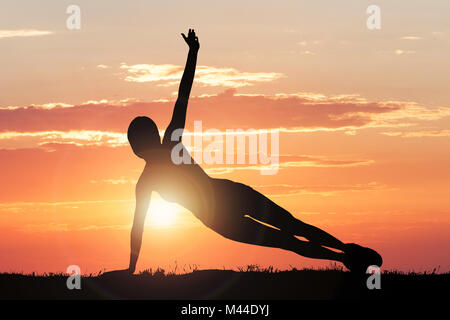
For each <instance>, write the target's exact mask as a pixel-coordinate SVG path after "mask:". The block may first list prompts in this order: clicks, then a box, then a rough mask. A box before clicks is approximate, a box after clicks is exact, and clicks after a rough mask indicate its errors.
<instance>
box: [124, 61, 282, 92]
mask: <svg viewBox="0 0 450 320" xmlns="http://www.w3.org/2000/svg"><path fill="white" fill-rule="evenodd" d="M120 68H121V69H124V70H126V71H127V73H128V75H127V76H126V77H125V81H129V82H159V84H158V85H159V86H172V85H177V84H178V83H179V81H180V79H181V76H182V75H183V70H184V67H182V66H176V65H172V64H161V65H154V64H136V65H131V66H129V65H126V64H122V65H121V66H120ZM282 76H283V75H282V74H281V73H275V72H268V73H264V72H242V71H238V70H236V69H234V68H216V67H209V66H198V67H197V69H196V72H195V82H196V83H199V84H201V85H203V86H214V87H216V86H223V87H231V88H238V87H244V86H252V85H253V84H254V83H256V82H269V81H273V80H276V79H279V78H281V77H282Z"/></svg>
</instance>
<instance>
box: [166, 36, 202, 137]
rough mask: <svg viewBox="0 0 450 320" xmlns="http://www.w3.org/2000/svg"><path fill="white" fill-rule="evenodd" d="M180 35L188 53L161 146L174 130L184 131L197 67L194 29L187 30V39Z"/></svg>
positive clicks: (196, 44) (197, 45)
mask: <svg viewBox="0 0 450 320" xmlns="http://www.w3.org/2000/svg"><path fill="white" fill-rule="evenodd" d="M181 35H182V36H183V38H184V40H185V41H186V43H187V44H188V45H189V53H188V57H187V61H186V66H185V68H184V72H183V76H182V78H181V82H180V87H179V89H178V98H177V101H176V103H175V107H174V109H173V115H172V120H171V121H170V124H169V126H168V127H167V129H166V132H165V133H164V138H163V144H164V143H167V142H169V141H172V140H171V137H172V133H173V132H174V130H177V129H181V130H183V129H184V125H185V122H186V110H187V105H188V100H189V95H190V93H191V88H192V83H193V82H194V75H195V67H196V65H197V53H198V49H199V48H200V44H199V42H198V38H197V36H196V35H195V31H194V29H192V30H191V29H189V33H188V36H187V37H186V35H185V34H184V33H182V34H181ZM181 133H182V132H180V134H179V135H178V139H177V140H174V141H175V142H176V141H180V140H181Z"/></svg>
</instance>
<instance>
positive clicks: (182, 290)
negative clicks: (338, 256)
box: [0, 266, 450, 300]
mask: <svg viewBox="0 0 450 320" xmlns="http://www.w3.org/2000/svg"><path fill="white" fill-rule="evenodd" d="M368 277H369V275H365V274H364V275H355V274H352V273H349V272H344V271H342V270H338V269H325V270H306V269H305V270H296V269H293V270H289V271H277V270H273V269H271V268H269V269H264V270H261V269H260V268H258V267H256V266H248V267H246V268H240V269H239V270H237V271H232V270H195V271H193V272H191V273H187V274H173V273H168V274H167V273H165V272H164V271H163V270H161V269H158V270H156V271H152V270H147V271H144V272H141V273H140V274H137V275H133V276H125V277H112V278H111V277H105V276H102V275H101V274H99V275H89V276H83V277H82V278H81V289H80V290H75V289H74V290H69V289H67V286H66V280H67V275H63V274H46V275H35V274H30V275H23V274H0V288H1V291H0V299H189V300H191V299H283V300H284V299H287V300H294V299H414V300H416V299H435V298H437V299H439V300H441V299H447V298H448V296H449V294H448V291H447V288H448V286H450V273H446V274H436V273H434V272H431V273H420V274H418V273H407V274H405V273H400V272H383V273H382V274H381V289H380V290H376V289H374V290H369V289H367V286H366V281H367V278H368Z"/></svg>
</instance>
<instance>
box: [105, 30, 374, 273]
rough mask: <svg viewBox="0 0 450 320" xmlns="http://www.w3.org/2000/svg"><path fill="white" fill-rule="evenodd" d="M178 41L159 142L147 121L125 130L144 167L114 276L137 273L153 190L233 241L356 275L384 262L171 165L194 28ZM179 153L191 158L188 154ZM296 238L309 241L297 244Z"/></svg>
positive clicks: (223, 184)
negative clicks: (169, 109)
mask: <svg viewBox="0 0 450 320" xmlns="http://www.w3.org/2000/svg"><path fill="white" fill-rule="evenodd" d="M182 36H183V38H184V40H185V41H186V43H187V44H188V45H189V53H188V57H187V62H186V67H185V70H184V73H183V77H182V78H181V83H180V87H179V91H178V99H177V101H176V103H175V107H174V111H173V116H172V120H171V121H170V124H169V126H168V127H167V130H166V131H165V133H164V137H163V140H162V143H161V140H160V136H159V133H158V128H157V126H156V124H155V123H154V122H153V120H151V119H150V118H148V117H137V118H135V119H134V120H133V121H132V122H131V123H130V126H129V128H128V140H129V142H130V145H131V148H132V149H133V152H134V153H135V154H136V155H137V156H138V157H140V158H142V159H144V160H145V161H146V165H145V168H144V170H143V172H142V174H141V176H140V178H139V180H138V182H137V184H136V210H135V213H134V221H133V227H132V230H131V254H130V264H129V268H128V269H126V270H120V271H113V273H129V274H130V273H133V272H134V271H135V269H136V262H137V260H138V256H139V251H140V248H141V242H142V233H143V229H144V220H145V216H146V214H147V210H148V207H149V203H150V197H151V193H152V191H156V192H158V193H159V194H160V195H161V197H162V198H163V199H165V200H167V201H171V202H177V203H178V204H180V205H182V206H184V207H185V208H187V209H188V210H190V211H191V212H192V213H193V214H194V215H195V216H196V217H197V218H198V219H200V220H201V221H202V222H203V224H204V225H206V226H207V227H209V228H211V229H212V230H214V231H216V232H217V233H219V234H221V235H222V236H224V237H226V238H228V239H231V240H235V241H240V242H244V243H248V244H254V245H260V246H266V247H275V248H281V249H285V250H290V251H293V252H295V253H297V254H299V255H302V256H305V257H309V258H315V259H326V260H334V261H338V262H341V263H343V264H344V265H345V266H346V267H347V268H348V269H350V270H352V271H357V272H365V271H366V269H367V267H368V266H370V265H377V266H381V264H382V258H381V256H380V255H379V254H378V253H376V252H375V251H374V250H372V249H369V248H365V247H361V246H359V245H356V244H345V243H343V242H341V241H340V240H338V239H336V238H335V237H333V236H331V235H330V234H328V233H326V232H325V231H323V230H321V229H319V228H317V227H314V226H312V225H309V224H307V223H304V222H302V221H300V220H298V219H296V218H295V217H294V216H292V215H291V214H290V213H289V212H288V211H286V210H285V209H283V208H282V207H280V206H278V205H277V204H276V203H274V202H273V201H271V200H270V199H268V198H267V197H265V196H264V195H262V194H261V193H259V192H257V191H256V190H254V189H252V188H251V187H249V186H247V185H245V184H242V183H237V182H233V181H231V180H227V179H215V178H211V177H209V176H208V175H207V174H206V173H205V172H204V171H203V169H202V168H201V167H200V166H199V165H198V164H196V163H195V161H194V160H193V159H192V158H191V161H190V164H188V163H181V164H175V163H173V161H172V159H171V151H172V149H173V147H174V146H175V145H177V144H179V143H180V142H181V134H177V132H175V130H177V129H181V130H183V129H184V126H185V121H186V109H187V105H188V99H189V95H190V92H191V87H192V82H193V80H194V74H195V67H196V63H197V53H198V50H199V47H200V45H199V42H198V38H197V36H196V35H195V32H194V30H193V29H192V30H191V29H189V33H188V35H187V36H186V35H184V34H182ZM178 133H180V130H178ZM174 137H175V138H174ZM183 148H184V147H183ZM182 151H183V152H184V153H185V154H189V153H188V152H187V150H184V149H183V150H182ZM258 221H260V222H263V223H264V224H263V223H260V222H258ZM267 225H270V226H273V227H275V228H273V227H270V226H267ZM296 236H301V237H303V238H305V239H307V240H308V241H302V240H299V239H298V238H296ZM329 248H332V249H335V250H331V249H329Z"/></svg>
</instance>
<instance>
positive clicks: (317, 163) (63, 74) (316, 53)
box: [0, 0, 450, 273]
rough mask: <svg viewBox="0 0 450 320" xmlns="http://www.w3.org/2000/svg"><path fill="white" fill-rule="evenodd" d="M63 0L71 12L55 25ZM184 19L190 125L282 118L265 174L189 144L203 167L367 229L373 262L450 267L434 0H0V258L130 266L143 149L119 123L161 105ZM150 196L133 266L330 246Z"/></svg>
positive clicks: (39, 265)
mask: <svg viewBox="0 0 450 320" xmlns="http://www.w3.org/2000/svg"><path fill="white" fill-rule="evenodd" d="M72 4H76V5H78V6H79V7H80V9H81V29H80V30H69V29H68V28H67V26H66V20H67V18H68V17H69V15H70V14H67V13H66V9H67V7H68V6H69V5H72ZM371 4H376V5H378V6H379V7H380V8H381V29H380V30H369V29H368V28H367V26H366V20H367V18H368V16H369V15H368V14H367V13H366V9H367V7H368V6H369V5H371ZM189 28H195V31H196V33H197V35H198V37H199V41H200V51H199V56H198V64H197V72H196V77H195V80H194V86H193V88H192V92H191V99H190V102H189V108H188V115H187V129H188V130H190V131H192V130H193V128H194V126H193V124H194V121H202V127H203V130H207V129H212V128H214V129H217V130H219V131H220V132H225V130H227V129H228V130H236V129H243V130H247V129H256V130H262V131H264V130H269V129H279V148H280V151H279V152H280V157H279V159H280V164H279V170H278V172H277V173H276V174H274V175H261V173H260V171H259V169H260V167H261V166H262V164H256V165H255V164H241V165H227V164H213V165H203V164H202V167H203V168H204V169H205V170H206V171H207V172H208V173H209V174H210V175H211V176H212V177H216V178H224V179H231V180H234V181H239V182H243V183H246V184H248V185H250V186H252V187H253V188H255V189H256V190H258V191H260V192H262V193H263V194H265V195H267V196H268V197H269V198H271V199H272V200H274V201H275V202H276V203H278V204H279V205H281V206H283V207H284V208H286V209H288V210H289V211H290V212H292V214H293V215H295V216H296V217H297V218H299V219H301V220H303V221H305V222H308V223H311V224H314V225H316V226H318V227H320V228H323V229H324V230H326V231H328V232H330V233H332V234H333V235H335V236H336V237H338V238H339V239H341V240H342V241H344V242H357V243H359V244H362V245H364V246H370V247H373V248H374V249H376V250H377V251H379V252H380V253H381V254H382V255H383V258H384V262H385V264H384V265H383V268H384V269H399V270H403V271H409V270H415V271H424V270H432V269H433V268H438V267H440V271H449V270H450V255H449V249H450V233H449V229H450V196H449V195H450V95H449V92H450V63H449V56H450V2H449V1H445V0H433V1H381V0H379V1H376V2H373V1H358V0H352V1H339V2H338V1H287V0H282V1H261V0H259V1H253V0H252V1H235V0H229V1H220V2H219V1H169V2H160V3H159V4H156V3H155V1H126V2H125V1H122V2H119V1H115V2H113V1H106V0H97V1H87V0H85V1H81V0H78V1H50V0H45V1H22V0H14V1H12V0H2V1H1V4H0V54H1V57H2V59H1V61H0V67H1V75H0V181H1V185H0V190H1V191H0V272H32V271H37V272H64V271H65V270H66V268H67V266H69V265H74V264H75V265H79V266H80V267H81V270H82V272H83V273H90V272H98V271H100V270H104V269H106V270H111V269H117V268H125V267H127V266H128V259H129V232H130V228H131V223H132V219H133V212H134V187H135V183H136V180H137V179H138V177H139V175H140V172H141V171H142V169H143V167H144V164H145V163H144V162H143V160H141V159H139V158H137V157H136V156H135V155H134V154H133V153H132V151H131V148H130V146H129V145H128V142H127V139H126V130H127V128H128V124H129V122H130V121H131V120H132V119H133V118H134V117H135V116H138V115H146V116H149V117H151V118H152V119H153V120H154V121H155V122H156V123H157V125H158V127H159V130H160V132H162V131H163V130H164V129H165V127H166V126H167V124H168V123H169V121H170V117H171V112H172V108H173V105H174V100H175V99H176V93H177V90H178V83H179V80H180V78H181V74H182V71H183V68H184V64H185V61H186V55H187V52H188V47H187V45H186V43H185V42H184V41H183V39H182V37H181V35H180V33H181V32H185V33H187V31H188V29H189ZM204 139H205V138H204ZM204 141H205V143H204V146H207V141H206V139H205V140H204ZM153 200H154V201H153V202H152V205H151V207H150V210H149V215H148V216H147V222H146V228H145V232H144V241H143V246H142V250H141V256H140V259H139V262H138V270H143V269H147V268H153V269H155V268H157V267H163V268H165V269H166V270H176V272H184V271H186V272H187V271H190V270H191V269H192V268H194V267H193V266H194V265H196V266H198V267H199V268H201V269H206V268H219V269H221V268H224V267H225V268H237V267H239V266H245V265H248V264H259V265H261V266H269V265H273V266H274V267H276V268H279V269H286V268H290V267H296V268H302V267H311V266H315V267H317V266H328V265H330V262H328V261H326V262H320V261H314V260H311V259H307V258H302V257H300V256H298V255H296V254H294V253H291V252H287V251H282V250H280V249H272V248H262V247H257V246H252V245H247V244H240V243H236V242H232V241H231V240H227V239H225V238H223V237H221V236H220V235H218V234H216V233H214V232H213V231H211V230H209V229H207V228H206V227H204V226H203V225H202V224H201V223H200V222H199V221H198V220H196V219H195V218H194V217H193V215H192V214H191V213H190V212H189V211H187V210H185V209H183V208H182V207H180V206H178V205H175V204H170V203H167V202H164V201H163V200H162V199H161V198H159V196H158V195H157V194H155V195H154V197H153Z"/></svg>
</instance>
